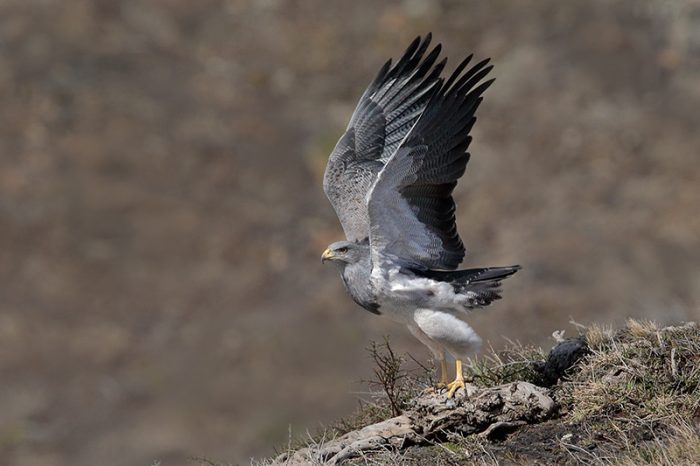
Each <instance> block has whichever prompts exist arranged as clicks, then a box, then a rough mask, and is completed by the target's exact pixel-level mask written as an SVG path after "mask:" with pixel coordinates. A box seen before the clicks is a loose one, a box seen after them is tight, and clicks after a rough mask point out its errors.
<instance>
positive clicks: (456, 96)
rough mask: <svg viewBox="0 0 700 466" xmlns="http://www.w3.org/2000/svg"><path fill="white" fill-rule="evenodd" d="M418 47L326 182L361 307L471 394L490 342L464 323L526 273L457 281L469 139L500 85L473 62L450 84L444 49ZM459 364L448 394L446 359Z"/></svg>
mask: <svg viewBox="0 0 700 466" xmlns="http://www.w3.org/2000/svg"><path fill="white" fill-rule="evenodd" d="M430 41H431V35H430V34H428V35H427V36H426V37H425V38H423V39H421V38H420V37H418V38H416V39H415V40H414V41H413V42H412V43H411V45H409V47H408V48H407V49H406V51H405V52H404V54H403V56H402V57H401V58H400V59H399V60H398V61H397V62H396V64H395V65H393V66H392V62H391V60H389V61H388V62H387V63H386V64H385V65H384V66H383V67H382V68H381V70H380V71H379V73H378V75H377V77H376V78H375V79H374V80H373V81H372V83H371V84H370V85H369V87H368V88H367V90H365V92H364V93H363V95H362V97H361V98H360V101H359V103H358V105H357V108H356V109H355V111H354V113H353V115H352V117H351V118H350V123H349V124H348V127H347V129H346V131H345V133H344V134H343V136H342V137H341V138H340V140H339V141H338V143H337V145H336V147H335V148H334V149H333V152H332V153H331V155H330V157H329V160H328V165H327V166H326V172H325V175H324V178H323V189H324V191H325V192H326V195H327V196H328V199H329V200H330V202H331V204H332V205H333V208H334V209H335V211H336V213H337V215H338V219H339V220H340V223H341V225H342V227H343V231H344V232H345V236H346V241H339V242H336V243H333V244H331V245H330V246H329V247H328V248H327V249H326V250H325V251H324V253H323V256H322V259H323V261H332V262H333V263H334V264H335V265H336V266H337V267H338V269H339V271H340V274H341V277H342V280H343V283H344V285H345V287H346V289H347V290H348V292H349V293H350V295H351V296H352V298H353V299H354V300H355V302H356V303H358V304H359V305H360V306H362V307H364V308H365V309H367V310H369V311H371V312H373V313H375V314H383V315H387V316H388V317H390V318H391V319H393V320H395V321H398V322H401V323H404V324H406V325H407V326H408V328H409V330H410V331H411V332H412V333H413V334H414V335H415V336H416V337H417V338H418V339H419V340H420V341H421V342H422V343H424V344H425V345H426V346H428V348H429V349H430V350H431V352H432V353H433V355H434V357H435V358H436V359H437V360H438V361H439V362H440V367H441V378H440V384H439V385H440V386H443V387H445V388H448V389H449V393H448V396H449V397H452V396H453V395H454V393H455V391H456V390H457V389H458V388H464V378H463V375H462V360H463V359H465V358H466V357H468V356H469V355H471V354H473V353H474V352H476V351H478V349H479V347H480V344H481V339H480V338H479V337H478V335H476V333H475V332H474V331H473V330H472V329H471V327H469V325H468V324H467V323H466V322H464V320H463V317H464V316H465V315H466V313H467V311H468V310H470V309H474V308H478V307H484V306H487V305H488V304H490V303H491V302H492V301H494V300H496V299H500V289H499V287H500V283H501V280H503V279H504V278H506V277H508V276H510V275H512V274H514V273H515V272H516V271H517V270H518V269H519V268H520V267H519V266H511V267H491V268H480V269H467V270H455V269H457V267H458V266H459V264H460V262H461V261H462V259H463V258H464V254H465V249H464V245H463V244H462V240H461V239H460V237H459V234H458V233H457V227H456V225H455V203H454V199H453V198H452V191H453V190H454V187H455V186H456V184H457V180H458V179H459V178H460V177H461V176H462V175H463V174H464V171H465V168H466V166H467V162H468V161H469V153H468V152H467V148H468V146H469V143H470V142H471V136H469V131H470V130H471V128H472V126H473V124H474V122H475V121H476V117H475V113H476V110H477V108H478V107H479V104H480V103H481V101H482V94H483V93H484V91H485V90H486V89H487V88H488V87H489V86H490V85H491V83H492V82H493V80H487V81H483V80H484V78H485V77H486V75H487V74H488V73H489V71H491V69H492V66H490V65H489V64H488V60H483V61H481V62H479V63H476V64H474V65H472V66H469V65H470V63H471V60H472V56H471V55H470V56H469V57H467V58H466V59H465V60H463V61H462V62H461V63H460V64H459V65H458V66H457V68H456V69H455V70H454V72H453V73H452V74H451V75H450V76H449V78H448V79H447V80H445V79H444V78H443V77H441V73H442V71H443V68H444V67H445V63H446V61H447V60H446V59H443V60H441V61H438V58H439V55H440V51H441V46H440V45H439V44H438V45H437V46H435V47H434V48H433V49H432V50H430V51H429V52H428V49H429V46H430ZM447 353H450V354H451V355H452V356H453V357H454V358H455V360H456V367H457V375H456V378H455V381H454V382H452V383H449V384H448V383H447V382H448V379H447V369H446V368H447V366H446V362H445V358H446V354H447Z"/></svg>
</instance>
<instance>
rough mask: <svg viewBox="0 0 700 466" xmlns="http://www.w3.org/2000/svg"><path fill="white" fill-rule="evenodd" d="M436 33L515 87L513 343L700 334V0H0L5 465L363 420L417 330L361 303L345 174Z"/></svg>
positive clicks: (479, 141)
mask: <svg viewBox="0 0 700 466" xmlns="http://www.w3.org/2000/svg"><path fill="white" fill-rule="evenodd" d="M427 31H433V33H434V35H435V39H436V40H437V41H441V42H443V44H444V46H445V49H446V52H447V54H448V55H449V56H450V57H451V59H452V62H451V63H452V64H453V65H454V63H455V62H456V61H458V60H459V59H460V58H461V57H462V56H464V55H465V54H467V53H469V52H475V53H476V55H477V57H478V58H483V57H487V56H489V57H492V58H493V62H494V64H495V67H496V68H495V72H494V75H495V76H496V78H497V80H496V83H495V85H494V86H493V87H492V88H491V89H490V90H489V91H488V93H487V96H486V101H485V102H484V104H483V105H482V107H481V109H480V111H479V117H480V118H479V121H478V122H477V125H476V127H475V131H474V137H475V140H474V143H473V145H472V153H473V157H472V161H471V163H470V166H469V168H468V171H467V174H466V175H465V178H464V179H463V181H462V183H461V184H460V185H459V186H458V189H457V198H458V203H459V216H458V220H459V228H460V232H461V233H462V237H463V239H464V241H465V243H466V244H467V247H468V249H469V252H468V254H469V255H468V257H467V262H466V265H467V266H478V265H509V264H512V263H520V264H522V265H523V266H524V267H525V268H524V270H523V271H522V272H520V273H519V274H517V275H516V276H515V277H514V278H512V279H510V280H508V281H507V283H506V286H505V299H504V300H502V301H500V302H499V303H497V304H496V305H495V306H493V307H492V308H490V309H489V310H488V311H485V312H481V313H478V314H476V315H474V317H473V319H472V320H471V322H472V323H473V325H474V327H475V328H476V329H477V330H478V331H479V333H481V334H482V335H483V336H484V337H485V338H487V339H488V340H489V341H490V342H491V343H492V344H493V346H494V347H495V348H499V347H502V346H503V345H504V344H505V341H506V338H509V339H513V340H520V341H522V342H524V343H532V344H542V345H548V344H549V343H550V337H549V335H550V334H551V332H552V331H553V330H556V329H561V328H567V329H569V334H571V333H572V332H573V331H574V330H573V328H572V326H571V325H570V324H569V323H568V322H569V320H570V319H574V320H576V321H578V322H581V323H584V324H586V323H589V322H592V321H599V322H605V323H619V322H621V321H622V320H624V319H625V318H626V317H627V316H633V317H637V318H653V319H657V320H659V321H661V322H676V321H680V320H692V319H698V318H700V312H699V304H700V274H698V271H699V268H700V267H699V264H700V215H698V213H699V212H698V210H699V209H698V208H699V207H700V194H699V189H700V188H698V186H700V164H699V163H698V148H699V147H700V133H698V128H699V124H700V116H699V109H700V2H698V1H690V0H688V1H680V0H678V1H674V0H663V1H662V0H629V1H614V0H605V1H603V0H585V1H584V0H582V1H576V2H566V3H563V2H560V1H559V0H542V1H538V2H525V1H515V2H513V1H505V0H496V1H489V2H481V1H455V0H443V1H427V0H406V1H395V2H388V1H384V2H377V1H375V0H359V1H353V2H342V3H341V2H333V3H332V4H331V3H330V2H325V1H323V0H315V1H277V0H257V1H235V0H231V1H224V0H217V1H214V0H206V1H201V0H200V1H197V2H194V1H191V0H167V1H165V0H164V1H145V0H130V1H126V0H123V1H119V0H101V1H88V0H41V1H39V0H33V1H28V0H16V1H12V0H5V1H2V2H0V280H1V285H0V464H8V465H31V466H43V465H59V466H63V465H66V466H67V465H98V464H99V465H102V466H109V465H127V464H128V465H149V464H152V463H153V462H154V461H155V460H157V459H158V460H161V462H162V463H161V464H163V465H171V464H175V465H179V464H186V463H187V457H188V456H206V457H207V458H209V459H211V460H216V461H221V462H226V463H228V462H231V463H235V462H239V461H240V462H242V463H247V462H248V458H249V457H250V456H252V455H255V456H259V455H267V454H271V453H272V451H273V450H272V448H273V446H275V445H277V446H280V445H285V444H286V442H287V437H288V430H289V429H290V428H291V430H292V433H293V435H303V433H304V432H305V429H307V428H309V429H312V430H313V429H315V428H317V427H318V426H319V425H320V424H321V423H324V422H329V421H331V420H333V419H334V418H336V417H337V416H340V415H343V414H348V413H349V412H350V411H351V410H352V409H353V407H354V406H355V404H356V403H357V395H356V394H355V393H353V392H356V391H362V390H364V386H363V385H362V384H361V383H359V382H358V381H360V380H361V379H363V378H367V377H369V375H370V373H371V365H370V363H369V361H368V358H367V355H366V353H365V350H364V347H366V346H367V344H368V342H369V341H370V339H380V338H381V336H382V335H384V334H391V338H392V341H393V342H394V344H395V346H396V348H397V349H398V350H399V351H401V352H403V351H410V352H411V353H412V354H414V355H415V356H416V357H419V358H423V359H427V356H428V354H427V352H426V351H425V350H424V349H423V348H422V347H421V345H420V344H419V343H417V342H416V341H415V340H413V338H412V337H411V336H410V335H409V334H408V332H407V331H405V329H403V328H401V327H399V326H397V325H394V324H392V323H390V322H386V321H384V320H382V319H380V318H377V317H375V316H373V315H371V314H369V313H367V312H365V311H363V310H361V309H359V308H357V307H356V306H355V305H354V304H353V303H352V301H351V300H350V299H349V298H348V297H346V296H345V295H344V291H343V290H342V285H341V283H340V280H339V278H338V276H337V274H336V271H335V270H334V269H333V268H332V267H322V266H321V264H320V260H319V257H320V253H321V251H322V250H323V248H324V247H325V246H326V244H327V243H328V242H330V241H332V240H336V239H339V238H340V237H341V236H340V231H341V230H340V228H339V225H338V223H337V220H336V218H335V216H334V213H333V211H332V210H331V207H330V205H329V204H328V202H327V201H326V199H325V197H324V195H323V192H322V189H321V176H322V171H323V167H324V164H325V160H326V157H327V155H328V153H329V151H330V149H331V148H332V147H333V145H334V143H335V140H336V139H337V138H338V136H339V135H340V134H341V132H342V130H343V128H344V126H345V124H346V122H347V119H348V117H349V115H350V113H351V112H352V110H353V108H354V104H355V102H356V100H357V98H358V97H359V96H360V94H361V93H362V91H363V89H364V87H365V85H366V84H367V83H368V82H369V80H370V79H371V78H372V77H373V76H374V75H375V73H376V71H377V69H378V67H379V66H380V65H381V64H382V63H383V62H384V60H385V59H386V58H388V57H390V56H394V57H396V56H398V55H399V54H400V53H401V52H402V51H403V49H404V48H405V46H406V45H407V44H408V42H409V41H410V40H411V39H412V38H413V37H414V36H416V35H418V34H424V33H426V32H427Z"/></svg>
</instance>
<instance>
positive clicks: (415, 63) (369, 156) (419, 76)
mask: <svg viewBox="0 0 700 466" xmlns="http://www.w3.org/2000/svg"><path fill="white" fill-rule="evenodd" d="M430 40H431V36H430V34H428V35H427V36H426V37H425V38H424V39H422V40H421V38H420V37H418V38H416V39H415V40H414V41H413V42H412V43H411V45H410V46H409V47H408V49H406V52H404V54H403V56H402V57H401V58H400V59H399V61H398V62H397V63H396V65H395V66H393V67H392V66H391V60H389V61H388V62H387V63H386V64H385V65H384V66H383V67H382V68H381V70H380V71H379V74H378V75H377V77H376V78H375V79H374V81H372V83H371V84H370V85H369V87H368V88H367V90H366V91H365V92H364V94H363V95H362V98H361V99H360V102H359V103H358V105H357V108H356V109H355V112H354V113H353V115H352V118H351V119H350V123H349V124H348V127H347V130H346V131H345V134H343V136H342V137H341V138H340V140H339V141H338V143H337V145H336V146H335V149H333V152H332V153H331V156H330V158H329V160H328V165H327V166H326V172H325V174H324V177H323V189H324V191H325V192H326V196H328V199H329V200H330V201H331V204H332V205H333V208H334V209H335V211H336V213H337V214H338V219H339V220H340V223H341V224H342V226H343V230H344V231H345V236H346V237H347V238H348V240H350V241H360V240H363V239H365V238H367V237H368V236H369V218H368V214H367V203H366V196H367V192H368V191H369V190H370V188H371V186H372V184H373V183H374V181H375V179H376V177H377V174H378V173H379V172H380V171H381V169H382V168H383V167H384V165H385V163H386V162H387V161H388V160H389V158H390V157H391V155H392V154H393V152H394V151H395V150H396V148H397V147H398V145H399V144H400V143H401V141H402V140H403V139H404V137H406V134H408V132H409V131H410V129H411V128H412V127H413V125H414V124H415V123H416V121H417V120H418V118H419V117H420V115H421V113H422V112H423V110H424V109H425V106H426V105H427V103H428V101H429V100H430V97H431V95H432V92H433V90H434V88H435V86H436V85H437V83H438V80H439V75H440V72H441V71H442V69H443V67H444V65H445V62H444V60H443V61H442V62H440V63H437V64H436V61H437V59H438V56H439V55H440V49H441V47H440V45H439V44H438V45H437V46H436V47H435V48H433V49H432V51H431V52H430V53H428V54H427V55H426V51H427V50H428V46H429V45H430Z"/></svg>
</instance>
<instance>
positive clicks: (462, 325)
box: [413, 309, 481, 398]
mask: <svg viewBox="0 0 700 466" xmlns="http://www.w3.org/2000/svg"><path fill="white" fill-rule="evenodd" d="M413 320H414V321H415V322H416V325H417V327H418V329H419V330H420V331H421V333H423V334H425V335H426V336H427V337H428V338H429V339H430V341H431V342H434V344H438V345H440V346H441V347H442V348H444V349H446V350H447V351H448V352H449V353H450V354H452V355H453V356H454V357H455V360H456V361H455V367H456V372H457V374H456V376H455V380H454V381H453V382H450V383H449V384H447V387H446V388H447V389H448V390H449V392H448V393H447V397H448V398H452V397H454V395H455V392H456V391H457V390H459V389H460V388H461V389H463V390H465V392H466V391H467V387H466V384H465V383H464V374H463V371H462V361H463V360H464V359H467V358H468V357H469V356H472V355H474V354H475V353H476V352H477V351H478V350H479V348H480V347H481V338H479V336H478V335H477V334H476V333H475V332H474V330H472V328H471V327H470V326H469V325H468V324H467V323H466V322H464V321H463V320H461V319H459V318H458V317H457V316H455V315H454V314H453V313H452V312H449V311H439V310H438V311H436V310H430V309H418V310H416V312H415V313H414V315H413ZM414 335H415V334H414ZM444 372H447V371H446V370H445V371H444Z"/></svg>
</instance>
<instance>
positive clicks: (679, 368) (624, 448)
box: [261, 321, 700, 466]
mask: <svg viewBox="0 0 700 466" xmlns="http://www.w3.org/2000/svg"><path fill="white" fill-rule="evenodd" d="M698 350H700V328H699V327H698V326H697V325H696V324H695V323H689V324H685V325H683V326H678V327H666V328H660V327H658V326H657V325H655V324H652V323H650V322H645V323H642V322H636V321H630V322H628V324H627V326H626V327H625V328H624V329H622V330H619V331H617V332H612V331H609V330H601V329H600V328H593V329H589V330H588V331H586V332H585V333H584V334H583V335H581V336H579V337H578V338H575V339H568V340H563V341H561V342H560V343H559V344H557V345H556V346H555V347H554V348H553V349H552V350H551V351H550V352H549V354H548V356H547V357H546V358H538V357H537V355H536V353H529V352H527V351H525V350H524V349H522V348H520V349H518V348H511V349H510V353H509V355H508V356H506V359H505V360H504V359H502V357H500V356H496V357H492V360H491V363H490V364H488V365H487V366H482V367H480V368H474V369H473V370H472V372H471V377H472V382H476V384H474V383H472V384H470V385H469V386H468V387H467V390H466V392H464V391H460V392H458V393H457V394H456V395H455V397H454V398H452V399H448V398H447V395H446V393H445V391H444V390H433V389H431V388H430V387H422V390H421V386H420V384H418V385H414V386H412V387H411V388H410V390H413V394H414V396H413V397H409V398H407V399H406V400H405V401H403V402H402V404H403V407H404V409H403V411H402V412H401V414H399V415H397V416H394V417H390V418H388V419H384V420H379V419H381V417H380V416H377V413H378V412H379V411H380V410H381V408H379V409H378V408H377V406H374V407H372V408H371V410H372V411H373V413H374V414H373V417H374V418H375V419H374V421H373V422H371V423H370V424H369V425H366V426H356V427H355V428H354V429H353V430H350V431H349V432H346V433H343V429H342V428H337V429H330V430H325V431H323V432H322V433H320V434H317V435H316V436H315V437H314V438H312V439H311V440H310V441H309V440H308V439H307V440H306V441H305V442H304V443H305V444H306V446H303V447H299V448H296V449H294V448H291V447H290V448H289V449H288V450H287V451H286V452H284V453H282V454H281V455H279V456H278V457H277V458H275V459H273V460H269V461H264V462H262V463H261V464H274V465H289V466H292V465H313V464H319V465H321V464H324V465H340V464H348V465H350V464H353V465H368V464H382V465H412V464H415V465H464V464H489V465H491V464H492V465H511V464H512V465H525V464H528V465H533V464H534V465H552V464H558V465H580V464H588V465H628V466H631V465H645V464H648V465H667V466H673V465H681V464H683V465H691V464H697V463H698V461H700V391H699V390H698V389H699V388H700V386H699V384H700V357H699V356H698V355H699V354H700V352H698ZM485 371H486V372H490V379H489V381H488V382H486V383H485V381H486V380H487V379H486V378H485V374H484V372H485ZM397 374H399V376H400V372H398V373H397ZM512 378H516V379H517V378H523V379H528V380H530V381H526V380H518V381H508V379H512ZM408 380H410V379H407V378H406V379H403V380H402V382H401V383H409V382H408ZM502 382H507V383H502ZM413 383H415V380H413ZM393 393H395V392H393V391H392V392H390V391H386V392H385V393H384V395H385V398H384V399H382V398H377V402H378V403H379V405H380V407H381V406H383V407H384V408H386V407H387V405H388V404H390V403H389V401H388V400H387V398H391V397H392V396H393ZM357 416H358V418H359V419H366V415H365V414H364V413H362V412H359V413H358V414H357ZM343 425H345V426H347V423H345V424H343Z"/></svg>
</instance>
